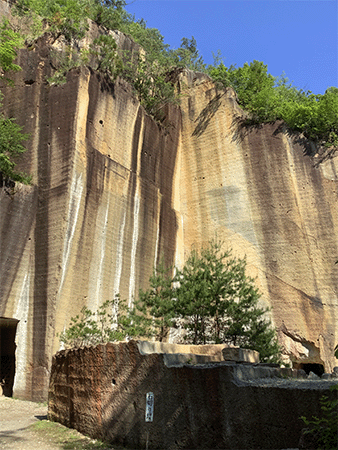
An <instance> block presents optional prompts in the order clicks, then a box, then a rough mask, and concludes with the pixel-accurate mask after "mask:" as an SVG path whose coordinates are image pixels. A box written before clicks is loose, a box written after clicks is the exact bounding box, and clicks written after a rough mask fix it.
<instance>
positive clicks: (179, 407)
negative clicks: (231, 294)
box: [48, 341, 333, 450]
mask: <svg viewBox="0 0 338 450" xmlns="http://www.w3.org/2000/svg"><path fill="white" fill-rule="evenodd" d="M201 347H203V346H201ZM174 356H175V354H171V355H170V354H160V353H153V354H145V355H141V353H140V351H139V348H138V345H137V342H135V341H130V342H128V343H119V344H107V345H99V346H97V347H91V348H84V349H74V350H64V351H61V352H59V353H57V354H56V355H55V356H54V357H53V365H52V373H51V383H50V390H49V403H48V417H49V419H50V420H53V421H58V422H60V423H62V424H64V425H66V426H68V427H73V428H76V429H77V430H79V431H80V432H82V433H84V434H87V435H89V436H91V437H93V438H98V439H102V440H105V441H106V442H110V443H112V444H113V445H121V446H124V447H128V448H133V449H135V448H149V449H151V448H165V449H172V450H174V449H183V448H187V449H192V448H193V449H203V450H206V449H215V448H227V449H248V448H255V449H267V448H269V449H278V448H284V449H285V448H298V443H299V440H300V438H301V435H302V429H303V427H304V424H303V422H302V420H300V417H301V416H302V415H304V416H306V417H308V418H309V417H311V416H312V415H319V414H320V407H319V399H320V397H321V396H322V395H323V394H327V395H328V396H329V397H330V398H332V395H333V393H331V392H330V391H329V387H330V385H331V384H332V382H324V383H323V382H319V383H318V384H317V385H316V383H314V382H309V381H307V380H294V381H292V382H289V381H288V380H286V379H279V378H278V379H276V380H275V381H273V382H272V383H270V384H269V383H265V384H264V381H263V382H262V380H259V379H256V380H252V378H253V377H252V375H251V380H246V379H245V376H244V375H245V373H246V369H247V368H249V367H250V370H251V373H252V374H253V375H255V366H254V365H252V366H249V365H244V366H241V365H240V364H236V363H232V364H231V363H225V362H224V363H216V364H210V363H209V364H204V365H196V366H194V365H189V364H180V365H170V364H166V363H165V361H166V358H165V357H167V361H168V362H170V357H174ZM241 367H242V369H243V370H242V371H241ZM264 370H265V371H266V372H268V371H269V369H268V368H266V367H265V368H260V369H257V371H258V374H259V376H260V377H262V374H263V372H264ZM242 372H243V373H242ZM267 376H269V374H268V373H267ZM277 380H278V381H277ZM271 381H272V379H270V382H271ZM315 385H316V386H315ZM149 392H152V393H153V396H154V406H153V421H151V422H145V412H146V394H147V393H149Z"/></svg>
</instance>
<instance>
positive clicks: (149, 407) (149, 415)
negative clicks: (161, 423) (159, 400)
mask: <svg viewBox="0 0 338 450" xmlns="http://www.w3.org/2000/svg"><path fill="white" fill-rule="evenodd" d="M153 417H154V394H153V393H152V392H148V393H147V395H146V422H152V421H153Z"/></svg>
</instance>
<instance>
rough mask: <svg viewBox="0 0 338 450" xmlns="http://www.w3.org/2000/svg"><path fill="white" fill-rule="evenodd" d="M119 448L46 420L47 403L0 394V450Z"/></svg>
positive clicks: (109, 449) (106, 449)
mask: <svg viewBox="0 0 338 450" xmlns="http://www.w3.org/2000/svg"><path fill="white" fill-rule="evenodd" d="M38 449H39V450H40V449H41V450H65V449H68V450H70V449H72V450H98V449H101V450H114V449H115V450H123V449H121V447H111V446H109V445H107V444H103V443H102V442H99V441H96V440H93V439H90V438H88V437H86V436H83V435H82V434H81V433H79V432H77V431H76V430H71V429H68V428H66V427H64V426H63V425H60V424H59V423H55V422H49V421H48V420H47V406H46V405H43V404H41V403H33V402H28V401H22V400H16V399H13V398H9V397H4V396H0V450H38Z"/></svg>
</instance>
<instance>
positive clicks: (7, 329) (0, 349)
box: [0, 317, 19, 397]
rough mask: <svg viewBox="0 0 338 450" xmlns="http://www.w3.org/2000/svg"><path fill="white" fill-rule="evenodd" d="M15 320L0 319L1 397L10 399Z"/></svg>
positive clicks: (12, 382)
mask: <svg viewBox="0 0 338 450" xmlns="http://www.w3.org/2000/svg"><path fill="white" fill-rule="evenodd" d="M18 322H19V321H18V320H16V319H7V318H5V317H0V384H1V386H2V392H3V395H5V396H6V397H12V395H13V384H14V376H15V349H16V344H15V334H16V326H17V324H18Z"/></svg>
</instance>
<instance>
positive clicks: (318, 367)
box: [293, 363, 325, 377]
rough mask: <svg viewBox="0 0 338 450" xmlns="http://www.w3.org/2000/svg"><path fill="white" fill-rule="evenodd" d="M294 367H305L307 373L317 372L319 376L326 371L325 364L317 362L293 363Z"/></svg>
mask: <svg viewBox="0 0 338 450" xmlns="http://www.w3.org/2000/svg"><path fill="white" fill-rule="evenodd" d="M293 368H294V369H303V370H304V371H305V372H306V374H307V375H309V373H310V372H313V373H315V374H316V375H318V376H319V377H321V376H322V375H323V373H324V372H325V370H324V366H323V364H315V363H293Z"/></svg>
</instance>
